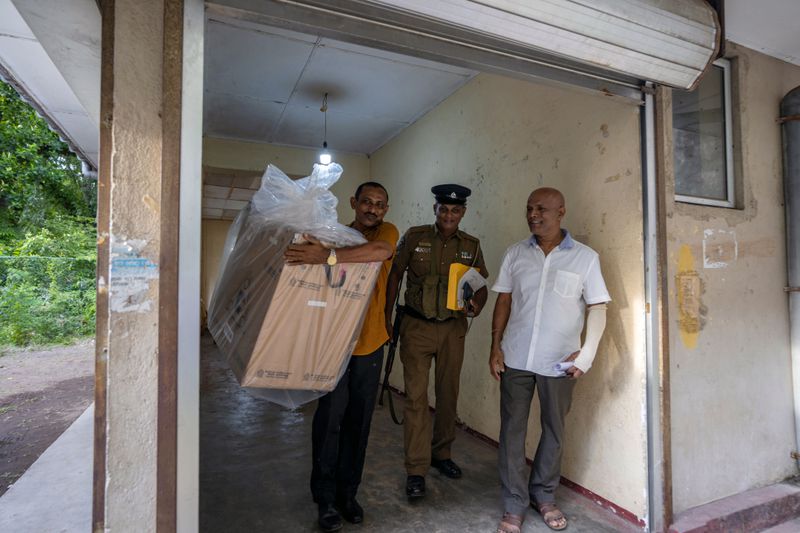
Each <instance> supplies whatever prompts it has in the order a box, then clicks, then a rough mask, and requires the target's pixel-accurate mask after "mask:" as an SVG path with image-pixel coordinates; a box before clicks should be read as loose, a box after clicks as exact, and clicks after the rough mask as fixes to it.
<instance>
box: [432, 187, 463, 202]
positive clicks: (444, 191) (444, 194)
mask: <svg viewBox="0 0 800 533" xmlns="http://www.w3.org/2000/svg"><path fill="white" fill-rule="evenodd" d="M431 192H432V193H433V195H434V196H435V197H436V203H438V204H459V205H464V204H466V203H467V197H468V196H469V195H470V194H472V191H471V190H469V188H467V187H464V186H462V185H455V184H453V183H448V184H447V185H434V186H433V187H431Z"/></svg>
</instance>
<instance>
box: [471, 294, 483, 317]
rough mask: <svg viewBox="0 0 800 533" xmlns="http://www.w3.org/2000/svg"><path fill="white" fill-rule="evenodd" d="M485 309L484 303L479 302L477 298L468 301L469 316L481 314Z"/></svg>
mask: <svg viewBox="0 0 800 533" xmlns="http://www.w3.org/2000/svg"><path fill="white" fill-rule="evenodd" d="M482 309H483V305H482V304H481V303H480V302H478V301H477V300H476V299H475V298H471V299H470V300H469V301H468V302H467V316H478V315H479V314H481V310H482Z"/></svg>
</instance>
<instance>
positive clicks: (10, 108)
mask: <svg viewBox="0 0 800 533" xmlns="http://www.w3.org/2000/svg"><path fill="white" fill-rule="evenodd" d="M95 198H96V183H95V182H94V181H92V180H88V179H86V178H84V177H83V175H82V174H81V164H80V161H79V160H78V158H77V157H75V155H74V154H73V153H72V152H70V151H69V147H68V146H67V145H66V143H64V142H62V141H61V140H60V139H59V138H58V135H56V134H55V133H54V132H53V131H52V130H50V128H49V127H48V125H47V123H46V122H45V121H44V120H43V119H42V118H41V117H39V115H37V114H36V112H35V111H34V110H33V109H32V108H31V107H30V106H29V105H28V104H26V103H25V102H24V101H23V100H22V99H21V98H20V97H19V95H17V93H16V91H15V90H14V89H13V88H12V87H11V86H9V85H8V84H6V83H3V82H1V81H0V242H5V243H7V242H9V240H13V239H14V238H19V237H21V236H22V235H24V234H25V233H26V232H30V231H36V230H38V229H39V228H42V227H47V225H48V222H49V221H50V220H51V219H53V218H57V217H65V216H66V217H71V216H78V217H89V218H94V214H95V211H96V210H97V205H96V200H95Z"/></svg>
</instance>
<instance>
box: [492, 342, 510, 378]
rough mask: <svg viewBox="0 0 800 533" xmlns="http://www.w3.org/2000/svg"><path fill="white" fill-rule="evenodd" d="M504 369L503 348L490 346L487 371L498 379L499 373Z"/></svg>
mask: <svg viewBox="0 0 800 533" xmlns="http://www.w3.org/2000/svg"><path fill="white" fill-rule="evenodd" d="M505 371H506V364H505V356H504V355H503V350H501V349H500V348H498V347H492V351H491V353H490V354H489V372H490V373H491V374H492V377H493V378H494V379H496V380H497V381H500V374H502V373H503V372H505Z"/></svg>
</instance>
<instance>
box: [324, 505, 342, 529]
mask: <svg viewBox="0 0 800 533" xmlns="http://www.w3.org/2000/svg"><path fill="white" fill-rule="evenodd" d="M319 527H320V529H322V531H325V532H326V533H330V532H331V531H339V530H340V529H342V516H341V515H340V514H339V511H337V510H336V507H334V506H333V504H330V503H321V504H319Z"/></svg>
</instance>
